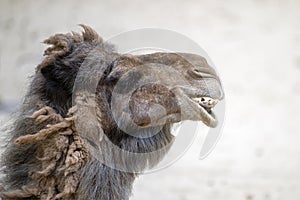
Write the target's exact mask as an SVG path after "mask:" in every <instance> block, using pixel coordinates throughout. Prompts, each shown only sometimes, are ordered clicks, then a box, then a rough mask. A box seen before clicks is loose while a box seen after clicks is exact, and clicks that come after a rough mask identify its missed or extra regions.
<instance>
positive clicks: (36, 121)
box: [1, 25, 222, 200]
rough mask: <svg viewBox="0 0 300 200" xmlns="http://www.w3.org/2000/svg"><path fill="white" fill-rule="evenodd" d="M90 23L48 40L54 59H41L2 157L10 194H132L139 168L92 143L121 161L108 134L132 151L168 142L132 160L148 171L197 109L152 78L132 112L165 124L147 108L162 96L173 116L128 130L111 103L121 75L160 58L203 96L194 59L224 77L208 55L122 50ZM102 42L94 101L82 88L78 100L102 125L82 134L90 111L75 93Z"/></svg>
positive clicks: (142, 121)
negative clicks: (150, 132) (138, 131)
mask: <svg viewBox="0 0 300 200" xmlns="http://www.w3.org/2000/svg"><path fill="white" fill-rule="evenodd" d="M82 27H83V28H84V32H83V33H82V34H78V33H72V34H57V35H54V36H52V37H50V38H49V39H47V40H45V43H46V44H49V45H52V46H51V47H49V48H48V49H46V51H45V56H46V58H45V59H44V61H43V62H42V63H41V64H40V65H38V66H37V69H36V74H35V76H34V78H33V80H32V83H31V85H30V88H29V92H28V94H27V95H26V98H25V100H24V103H23V106H22V108H21V110H20V112H19V116H18V117H17V119H16V121H15V122H14V124H13V126H12V129H11V131H10V133H9V136H8V140H9V142H8V145H7V148H6V150H5V152H4V154H3V156H2V166H3V170H2V173H3V174H4V175H5V176H4V177H3V178H2V180H1V182H2V184H3V188H2V189H3V191H2V192H1V197H2V199H5V200H9V199H32V200H34V199H41V200H54V199H70V200H71V199H72V200H76V199H77V200H92V199H95V200H96V199H102V200H123V199H124V200H127V199H128V198H129V196H130V194H131V189H132V183H133V181H134V179H135V178H136V176H137V173H134V172H123V171H120V170H117V169H113V168H111V167H110V166H106V165H105V164H103V163H102V162H100V161H99V160H97V159H96V158H95V157H94V156H92V154H91V148H92V146H93V145H96V146H97V147H99V148H100V149H99V154H101V153H103V154H104V155H105V156H106V159H111V160H115V161H118V162H119V161H120V160H121V159H122V158H119V157H118V155H113V154H111V153H110V152H109V148H108V147H107V145H108V143H107V141H106V140H104V139H103V136H102V135H101V134H105V136H106V137H107V138H108V139H109V140H110V141H111V142H112V143H113V144H115V145H117V146H119V147H120V148H122V149H123V150H125V151H128V152H134V153H149V152H153V151H156V150H161V149H163V150H162V151H161V153H160V154H157V155H156V156H153V155H152V156H149V157H148V158H146V159H145V160H142V161H141V160H135V159H132V160H125V161H124V162H125V163H126V162H130V164H129V165H130V166H133V167H134V168H136V171H142V170H143V169H145V168H147V167H151V166H154V165H155V164H157V163H158V162H159V161H160V160H161V159H162V157H163V156H164V155H165V153H166V152H167V150H168V149H169V147H170V145H171V144H172V141H173V137H172V135H171V133H170V128H171V125H172V123H174V122H178V121H180V120H182V119H190V118H191V120H195V119H194V118H193V117H189V116H190V114H189V115H188V117H186V118H184V117H182V116H180V115H183V113H184V111H183V110H182V109H181V108H180V106H179V103H178V101H177V99H176V98H175V95H174V93H173V92H171V91H169V90H167V89H166V88H165V87H163V86H161V85H155V84H150V85H146V86H144V87H142V88H140V89H138V90H137V91H136V92H135V93H134V94H133V96H132V100H131V101H130V109H131V116H132V119H133V121H134V122H135V123H136V124H138V125H140V126H141V127H143V126H145V127H146V126H147V127H155V126H157V125H158V124H155V123H154V124H153V123H152V122H151V120H150V118H149V115H148V114H147V113H148V112H149V109H150V107H151V105H152V104H156V103H158V104H160V105H162V106H164V107H165V108H166V111H167V114H168V116H167V117H168V118H167V120H166V121H167V123H166V124H164V125H163V126H162V129H161V130H160V131H159V132H158V133H157V134H156V135H154V136H151V137H146V138H137V137H134V136H131V135H128V134H126V133H124V132H123V131H122V130H120V129H119V128H118V125H117V123H116V122H115V121H114V119H113V117H112V112H111V107H110V105H111V95H112V91H113V88H114V85H115V84H116V83H117V81H118V80H119V79H120V77H121V76H122V75H123V74H125V73H126V72H128V71H130V70H131V69H133V68H135V67H136V66H138V65H140V64H143V63H147V62H149V63H153V62H154V63H164V64H167V65H174V66H175V68H177V69H178V70H179V71H181V72H182V73H183V74H185V75H186V76H187V79H188V80H189V81H191V84H193V85H195V88H198V89H199V90H201V92H202V93H201V92H200V93H201V94H200V93H199V92H198V93H197V91H198V90H197V91H196V92H192V93H194V95H195V96H197V95H198V96H199V95H202V96H203V95H204V94H205V92H206V93H207V91H205V89H204V88H203V87H202V86H201V85H199V83H198V82H196V81H197V79H201V76H200V77H199V73H198V72H195V71H194V65H197V66H200V69H202V68H203V69H204V68H205V69H206V73H207V74H211V77H214V78H215V79H216V80H217V81H219V80H218V78H217V76H216V74H215V72H214V70H213V69H212V68H210V67H209V66H208V65H207V63H206V61H205V59H204V58H202V57H200V56H196V57H193V58H192V60H194V61H195V63H193V64H194V65H193V64H190V63H187V62H186V61H184V60H182V59H180V56H177V55H176V54H152V55H143V56H130V55H119V54H117V53H116V52H114V50H113V47H112V45H109V44H106V43H104V42H103V39H102V38H101V37H100V36H98V34H97V33H96V32H95V31H94V30H92V29H91V28H90V27H87V26H84V25H82ZM94 49H98V51H97V52H96V53H95V54H96V55H95V61H94V63H95V64H96V65H97V66H98V68H99V70H100V71H101V70H102V71H103V72H104V76H103V77H101V79H100V80H99V83H98V86H97V90H96V94H94V95H95V96H94V97H95V100H94V101H93V102H91V103H86V102H89V101H86V99H85V97H84V95H83V97H82V98H80V94H79V98H78V99H77V100H78V101H77V105H81V104H88V106H90V107H92V108H93V109H94V110H96V115H97V123H99V124H98V126H97V131H96V134H95V133H94V134H95V135H94V136H93V134H92V132H93V131H92V127H84V128H83V130H84V131H83V132H84V133H83V134H78V130H77V128H78V127H76V126H75V125H74V122H75V121H76V119H78V118H80V119H82V118H84V117H85V116H83V115H82V113H80V112H78V107H76V106H75V107H72V95H73V87H74V82H75V79H76V77H77V73H78V70H79V69H80V66H81V65H82V63H83V62H84V60H85V59H86V58H87V56H88V55H89V53H90V52H91V51H92V50H94ZM203 66H204V67H203ZM201 67H202V68H201ZM197 73H198V77H197ZM95 76H97V74H96V75H95ZM77 78H78V77H77ZM92 78H93V77H91V79H92ZM96 78H97V77H96ZM79 80H80V77H79ZM130 81H132V80H129V82H130ZM193 81H194V82H193ZM213 87H215V88H216V92H215V93H213V94H210V96H211V97H212V98H214V97H215V98H221V96H222V95H221V93H222V91H221V88H220V86H214V85H213V86H212V88H213ZM124 91H126V87H124ZM83 92H84V91H83ZM190 93H191V91H190ZM77 95H78V94H77ZM206 96H209V95H206ZM191 109H196V108H191ZM187 113H190V111H187ZM83 126H85V125H83ZM145 134H147V131H146V128H145ZM95 137H96V140H95ZM95 141H96V142H95ZM94 143H96V144H94ZM133 170H135V169H133Z"/></svg>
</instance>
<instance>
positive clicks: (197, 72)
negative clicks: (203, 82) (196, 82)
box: [187, 69, 203, 79]
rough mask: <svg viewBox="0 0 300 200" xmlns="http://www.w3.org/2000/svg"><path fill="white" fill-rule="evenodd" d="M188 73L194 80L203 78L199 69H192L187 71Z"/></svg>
mask: <svg viewBox="0 0 300 200" xmlns="http://www.w3.org/2000/svg"><path fill="white" fill-rule="evenodd" d="M187 73H188V74H189V75H190V76H191V77H192V78H195V79H199V78H203V77H202V74H201V71H200V70H199V69H190V70H188V71H187Z"/></svg>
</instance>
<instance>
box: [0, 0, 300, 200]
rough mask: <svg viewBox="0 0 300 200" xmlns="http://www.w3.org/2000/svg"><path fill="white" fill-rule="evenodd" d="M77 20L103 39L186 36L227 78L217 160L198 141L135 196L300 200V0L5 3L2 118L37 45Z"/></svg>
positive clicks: (144, 180) (0, 17) (0, 9)
mask: <svg viewBox="0 0 300 200" xmlns="http://www.w3.org/2000/svg"><path fill="white" fill-rule="evenodd" d="M79 23H85V24H88V25H91V26H92V27H94V28H95V29H96V30H97V31H98V32H99V33H100V34H101V35H102V36H103V37H104V38H108V37H111V36H112V35H115V34H118V33H119V32H122V31H128V30H132V29H136V28H143V27H158V28H167V29H171V30H174V31H177V32H179V33H182V34H184V35H186V36H187V37H189V38H191V39H193V40H194V41H196V42H197V43H198V44H199V45H201V46H202V47H203V48H204V49H205V50H206V51H207V52H208V54H209V56H210V57H211V59H212V60H213V61H214V63H215V65H216V66H217V68H218V71H219V73H220V75H221V77H222V79H223V82H224V87H225V90H226V94H227V115H226V123H225V127H224V130H223V136H222V138H221V140H220V141H219V143H218V145H217V146H216V148H215V149H214V151H213V152H212V154H211V155H210V156H209V157H208V158H206V159H205V160H202V161H200V160H198V159H197V157H198V156H199V151H200V145H201V142H203V138H204V135H201V136H199V138H198V140H197V141H196V142H195V144H194V145H193V146H192V148H191V150H190V151H188V152H187V154H186V155H185V156H184V157H183V158H182V159H181V160H180V161H178V162H177V163H175V164H174V165H172V166H171V167H169V168H167V169H165V170H163V171H160V172H158V173H154V174H150V175H145V176H142V177H141V178H140V179H138V180H137V182H136V184H135V186H134V196H133V197H132V200H138V199H143V200H150V199H151V200H152V199H156V200H224V199H225V200H243V199H245V200H299V199H300V131H299V122H300V116H299V113H300V106H299V103H300V1H284V0H273V1H271V0H270V1H268V0H261V1H260V0H256V1H239V0H227V1H202V0H192V1H179V0H169V1H154V0H151V1H138V0H130V1H121V0H120V1H115V0H114V1H89V0H88V1H73V0H67V1H63V2H62V1H58V0H52V1H44V0H43V1H33V0H32V1H30V0H28V1H17V0H1V1H0V34H1V36H0V99H1V101H2V102H3V104H2V107H1V106H0V108H1V110H0V116H1V119H2V120H3V119H6V116H7V112H5V111H4V110H5V109H7V107H8V106H12V107H13V105H14V104H16V103H17V102H18V101H20V99H21V98H22V96H23V95H24V93H25V90H26V86H27V85H28V79H27V77H28V76H30V75H32V74H33V72H34V68H35V66H36V65H37V64H38V63H39V62H40V61H41V60H42V51H43V49H44V46H43V45H42V44H41V43H40V42H41V41H42V40H43V39H45V38H47V37H48V36H49V35H52V34H54V33H57V32H68V31H71V30H74V31H79V30H80V29H79V27H78V26H77V24H79ZM3 105H4V106H5V105H6V108H3ZM4 122H5V120H4Z"/></svg>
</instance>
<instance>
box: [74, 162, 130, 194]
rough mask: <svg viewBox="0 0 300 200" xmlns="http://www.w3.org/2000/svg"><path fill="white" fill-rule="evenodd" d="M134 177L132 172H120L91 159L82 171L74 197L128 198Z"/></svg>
mask: <svg viewBox="0 0 300 200" xmlns="http://www.w3.org/2000/svg"><path fill="white" fill-rule="evenodd" d="M135 178H136V175H135V174H133V173H126V172H120V171H117V170H115V169H112V168H110V167H107V166H105V165H103V164H101V163H100V162H99V161H96V160H95V161H92V162H91V163H89V164H88V165H87V167H86V168H85V169H84V171H83V176H82V180H81V182H80V185H79V188H78V191H77V194H79V195H80V197H78V198H76V199H101V200H128V199H129V197H130V194H131V190H132V184H133V182H134V180H135Z"/></svg>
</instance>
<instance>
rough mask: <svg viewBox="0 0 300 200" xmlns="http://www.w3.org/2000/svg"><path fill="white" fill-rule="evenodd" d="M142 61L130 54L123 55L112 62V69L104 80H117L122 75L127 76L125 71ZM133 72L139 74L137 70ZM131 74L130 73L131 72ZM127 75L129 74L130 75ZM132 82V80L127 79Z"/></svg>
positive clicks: (112, 81)
mask: <svg viewBox="0 0 300 200" xmlns="http://www.w3.org/2000/svg"><path fill="white" fill-rule="evenodd" d="M142 64H143V63H142V62H141V61H140V60H139V59H137V58H135V57H134V56H131V55H123V56H120V57H119V58H117V59H116V60H115V61H114V62H113V63H112V70H111V72H110V73H109V74H108V76H107V77H106V81H107V82H110V83H115V82H117V81H118V80H119V79H120V78H121V77H122V76H128V75H127V72H128V71H131V70H132V69H134V68H135V67H137V66H139V65H142ZM134 74H139V73H138V72H137V71H136V73H134ZM131 75H132V74H131ZM131 75H129V76H131ZM129 82H132V81H129Z"/></svg>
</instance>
